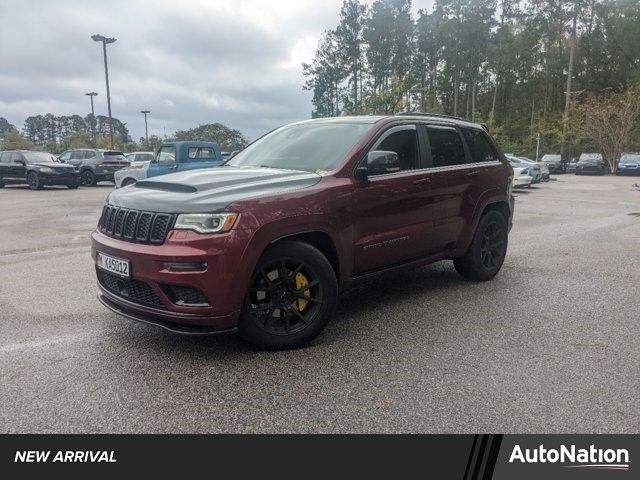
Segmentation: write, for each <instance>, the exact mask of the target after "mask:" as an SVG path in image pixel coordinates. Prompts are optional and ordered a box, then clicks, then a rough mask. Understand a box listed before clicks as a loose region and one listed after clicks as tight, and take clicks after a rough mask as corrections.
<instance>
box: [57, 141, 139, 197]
mask: <svg viewBox="0 0 640 480" xmlns="http://www.w3.org/2000/svg"><path fill="white" fill-rule="evenodd" d="M58 160H59V161H60V162H63V163H68V164H69V165H73V166H74V167H76V169H77V170H78V171H79V172H80V182H81V183H82V185H84V186H87V187H93V186H95V185H96V184H97V183H98V182H103V181H110V182H113V174H114V173H115V172H117V171H118V170H120V169H121V168H124V167H128V166H129V165H130V163H129V161H128V160H127V159H126V158H125V156H124V154H123V153H122V152H120V151H118V150H102V149H98V148H76V149H73V150H67V151H66V152H63V153H62V154H60V156H59V157H58Z"/></svg>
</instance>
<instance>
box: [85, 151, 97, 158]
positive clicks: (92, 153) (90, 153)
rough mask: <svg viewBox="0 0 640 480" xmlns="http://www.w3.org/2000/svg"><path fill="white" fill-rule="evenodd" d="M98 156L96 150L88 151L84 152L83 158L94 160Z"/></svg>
mask: <svg viewBox="0 0 640 480" xmlns="http://www.w3.org/2000/svg"><path fill="white" fill-rule="evenodd" d="M95 156H96V152H95V151H94V150H87V151H85V152H84V157H83V158H94V157H95Z"/></svg>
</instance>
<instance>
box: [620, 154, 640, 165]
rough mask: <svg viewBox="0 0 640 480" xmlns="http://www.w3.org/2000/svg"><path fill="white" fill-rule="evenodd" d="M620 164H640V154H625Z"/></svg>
mask: <svg viewBox="0 0 640 480" xmlns="http://www.w3.org/2000/svg"><path fill="white" fill-rule="evenodd" d="M620 163H640V153H625V154H623V155H622V156H621V157H620Z"/></svg>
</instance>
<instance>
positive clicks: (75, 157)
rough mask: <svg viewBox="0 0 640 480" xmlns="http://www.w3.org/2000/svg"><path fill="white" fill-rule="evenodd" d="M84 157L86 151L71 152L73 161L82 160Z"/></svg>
mask: <svg viewBox="0 0 640 480" xmlns="http://www.w3.org/2000/svg"><path fill="white" fill-rule="evenodd" d="M83 157H84V150H74V151H72V152H71V160H82V159H83Z"/></svg>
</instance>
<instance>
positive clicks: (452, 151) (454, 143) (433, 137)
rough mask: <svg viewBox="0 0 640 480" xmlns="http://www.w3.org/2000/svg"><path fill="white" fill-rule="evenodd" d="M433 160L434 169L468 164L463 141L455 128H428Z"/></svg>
mask: <svg viewBox="0 0 640 480" xmlns="http://www.w3.org/2000/svg"><path fill="white" fill-rule="evenodd" d="M427 133H428V135H429V146H430V147H431V159H432V160H433V166H434V167H446V166H449V165H461V164H463V163H466V161H467V160H466V157H465V154H464V146H463V145H462V139H461V138H460V135H458V132H457V131H456V129H455V128H451V127H433V126H431V127H427Z"/></svg>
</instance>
